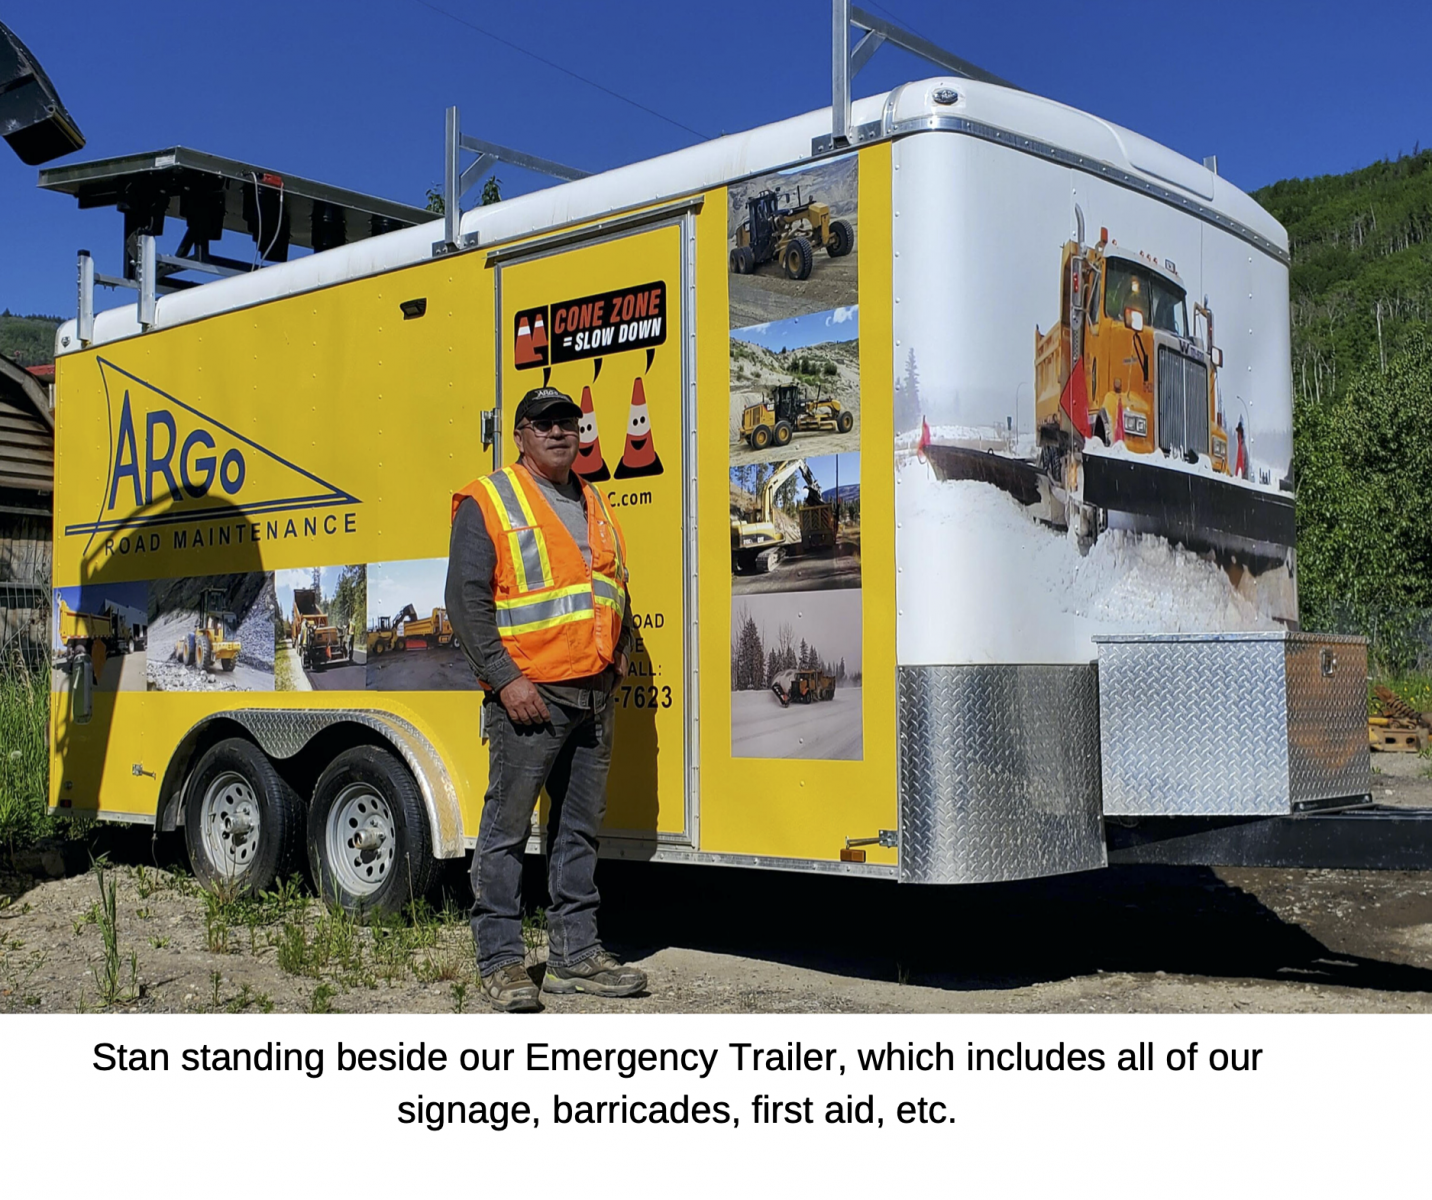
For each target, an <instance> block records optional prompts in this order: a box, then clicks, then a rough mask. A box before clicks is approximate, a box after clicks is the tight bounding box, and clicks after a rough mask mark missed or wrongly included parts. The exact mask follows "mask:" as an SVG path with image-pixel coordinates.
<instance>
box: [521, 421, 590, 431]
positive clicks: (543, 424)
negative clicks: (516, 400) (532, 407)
mask: <svg viewBox="0 0 1432 1200" xmlns="http://www.w3.org/2000/svg"><path fill="white" fill-rule="evenodd" d="M579 420H580V418H578V417H535V418H533V419H532V420H530V421H524V422H523V423H522V424H521V425H519V426H518V427H517V428H518V429H535V430H536V431H537V432H538V433H541V434H549V433H551V432H552V431H553V430H554V429H560V430H561V431H562V432H563V433H576V432H577V422H578V421H579Z"/></svg>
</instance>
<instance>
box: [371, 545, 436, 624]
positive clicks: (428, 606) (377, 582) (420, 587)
mask: <svg viewBox="0 0 1432 1200" xmlns="http://www.w3.org/2000/svg"><path fill="white" fill-rule="evenodd" d="M447 566H448V560H447V559H445V558H415V559H409V560H407V561H405V562H391V563H372V564H370V565H369V567H368V621H369V623H370V624H376V623H377V620H378V618H379V617H391V616H394V615H396V614H397V612H398V610H399V609H401V608H402V607H403V605H405V604H411V605H412V606H413V608H415V609H416V610H417V613H418V616H420V617H426V616H429V615H431V613H432V611H433V609H435V608H442V607H443V606H444V605H445V604H446V601H445V600H444V599H443V591H444V589H445V588H446V587H447Z"/></svg>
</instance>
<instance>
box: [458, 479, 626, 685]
mask: <svg viewBox="0 0 1432 1200" xmlns="http://www.w3.org/2000/svg"><path fill="white" fill-rule="evenodd" d="M537 482H538V484H539V486H542V487H543V491H544V493H545V494H546V496H547V498H548V500H549V501H550V502H551V503H552V508H553V510H554V511H555V512H556V513H557V515H558V516H559V517H561V519H562V522H563V524H564V525H566V526H567V528H568V529H569V530H570V531H571V532H572V534H573V537H574V539H575V540H576V541H577V545H578V547H579V548H580V549H581V550H582V551H583V555H584V557H586V558H587V560H588V562H590V561H591V549H590V547H588V546H587V544H586V542H587V530H586V516H585V504H584V503H583V501H582V499H581V490H580V486H577V487H576V488H575V489H562V488H559V487H558V486H557V485H556V484H552V483H549V482H548V481H547V480H545V479H542V478H540V477H537ZM572 482H573V483H574V484H575V482H576V481H575V480H573V481H572ZM579 515H580V523H579V522H578V516H579ZM496 569H497V550H496V548H495V547H494V546H493V544H492V538H491V537H490V536H489V535H488V532H487V526H486V524H485V523H484V522H483V519H482V510H481V509H480V508H479V507H478V506H477V502H476V501H475V500H472V499H471V498H469V499H465V500H463V502H462V503H461V504H460V505H458V510H457V517H456V518H455V519H454V521H453V524H452V535H451V538H450V540H449V544H448V575H447V588H446V600H447V610H448V620H449V621H451V622H452V627H453V630H454V632H456V634H457V636H458V640H459V641H461V642H462V650H463V653H464V654H465V655H466V656H467V660H468V662H469V663H470V664H471V665H472V669H473V670H474V671H475V672H476V673H477V677H478V679H480V680H481V681H482V682H483V683H485V684H486V685H487V686H488V687H489V688H491V689H492V690H493V691H494V692H498V691H501V690H502V689H503V688H504V687H506V686H507V685H508V684H509V683H511V682H512V681H513V680H514V679H517V678H518V677H519V676H521V674H522V671H521V668H519V667H518V666H517V664H516V663H515V662H513V661H512V656H511V655H510V654H508V653H507V649H506V647H504V646H503V644H502V637H501V635H500V634H499V633H498V632H497V602H496V600H495V598H494V597H493V594H492V578H493V574H494V572H495V571H496ZM635 636H636V628H635V624H634V621H633V618H632V611H631V593H630V592H628V593H627V597H626V608H625V613H624V615H623V617H622V631H621V636H620V637H619V638H618V640H617V651H618V652H619V653H623V654H627V655H630V653H631V646H632V643H633V641H634V639H635ZM615 684H616V671H615V669H614V668H608V669H607V670H606V671H604V672H602V674H601V675H597V676H593V677H591V678H587V679H573V680H570V681H564V682H562V683H539V684H537V691H538V693H539V694H540V695H541V696H542V698H543V699H544V700H546V701H549V702H550V701H555V702H556V703H558V704H562V705H565V706H567V707H569V708H590V707H592V693H593V692H599V693H603V694H605V693H607V692H610V691H611V690H612V688H613V687H614V686H615Z"/></svg>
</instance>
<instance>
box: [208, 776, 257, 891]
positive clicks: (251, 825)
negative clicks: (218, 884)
mask: <svg viewBox="0 0 1432 1200" xmlns="http://www.w3.org/2000/svg"><path fill="white" fill-rule="evenodd" d="M262 832H263V824H262V821H261V819H260V806H259V800H258V796H257V795H255V793H254V789H253V785H252V784H250V783H249V781H248V780H247V779H245V778H244V777H243V776H242V775H240V774H239V773H238V772H237V771H224V772H223V773H222V774H220V775H219V776H217V777H216V778H215V779H214V781H213V782H212V783H211V784H209V786H208V787H207V788H205V789H204V799H203V800H202V801H201V803H200V805H199V837H200V841H201V842H202V843H203V846H204V857H205V858H207V859H208V861H209V865H210V866H211V867H212V868H213V869H214V871H215V872H216V873H217V874H219V875H221V876H223V877H224V878H226V879H236V878H238V877H239V876H240V875H242V874H243V873H244V872H245V871H247V870H248V869H249V867H250V866H252V865H253V861H254V856H255V855H256V854H257V853H258V848H259V837H260V835H261V833H262Z"/></svg>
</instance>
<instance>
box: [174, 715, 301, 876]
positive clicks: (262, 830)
mask: <svg viewBox="0 0 1432 1200" xmlns="http://www.w3.org/2000/svg"><path fill="white" fill-rule="evenodd" d="M255 816H256V817H257V821H256V824H257V827H258V828H257V833H252V832H251V831H250V832H249V833H246V834H239V835H236V834H235V833H234V830H235V828H236V826H237V825H238V824H239V822H240V821H241V820H246V821H253V819H254V817H255ZM206 830H207V833H208V836H206ZM303 831H304V822H303V800H302V799H301V798H300V797H299V795H298V793H297V792H295V791H294V790H293V788H291V787H290V786H289V785H288V783H287V781H286V780H285V779H284V778H283V776H281V775H280V774H279V773H278V771H277V770H275V768H274V765H273V763H272V762H271V761H270V760H269V757H268V755H266V754H265V753H264V752H263V751H262V750H260V749H259V748H258V747H257V746H255V745H254V744H253V743H252V742H248V741H245V740H244V739H243V738H226V739H225V740H224V741H222V742H216V743H215V744H214V745H212V746H210V747H209V749H208V750H206V751H205V752H204V756H203V757H202V758H201V759H200V760H199V763H198V766H196V767H195V768H194V774H193V775H191V776H190V777H189V784H188V786H187V787H186V788H185V796H184V844H185V846H186V847H187V849H188V851H189V865H190V866H191V867H192V868H193V870H194V876H195V878H196V879H198V880H199V882H200V883H202V884H203V885H204V886H205V887H207V888H224V889H225V890H232V891H234V892H236V893H237V894H239V895H252V894H256V893H258V892H263V891H267V890H268V889H269V888H271V887H273V885H274V884H275V883H276V882H278V881H281V880H284V879H287V878H288V877H289V876H290V875H291V874H293V872H295V871H297V870H299V869H300V866H301V864H302V862H303Z"/></svg>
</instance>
